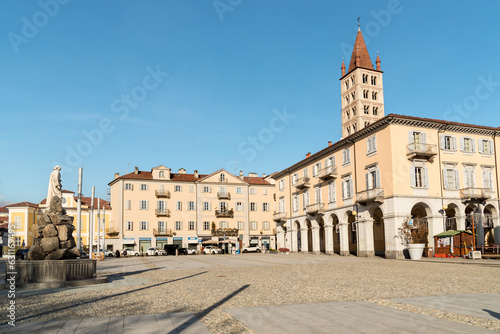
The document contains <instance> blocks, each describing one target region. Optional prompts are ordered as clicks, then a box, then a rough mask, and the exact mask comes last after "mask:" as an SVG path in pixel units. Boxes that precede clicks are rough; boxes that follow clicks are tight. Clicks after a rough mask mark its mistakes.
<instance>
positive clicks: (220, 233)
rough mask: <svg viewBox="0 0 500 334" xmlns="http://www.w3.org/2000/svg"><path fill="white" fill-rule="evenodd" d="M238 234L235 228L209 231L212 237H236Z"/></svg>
mask: <svg viewBox="0 0 500 334" xmlns="http://www.w3.org/2000/svg"><path fill="white" fill-rule="evenodd" d="M238 233H239V232H238V229H237V228H217V229H211V230H210V234H211V235H212V237H224V236H226V237H237V236H238Z"/></svg>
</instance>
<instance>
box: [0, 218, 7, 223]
mask: <svg viewBox="0 0 500 334" xmlns="http://www.w3.org/2000/svg"><path fill="white" fill-rule="evenodd" d="M6 221H9V217H0V222H6Z"/></svg>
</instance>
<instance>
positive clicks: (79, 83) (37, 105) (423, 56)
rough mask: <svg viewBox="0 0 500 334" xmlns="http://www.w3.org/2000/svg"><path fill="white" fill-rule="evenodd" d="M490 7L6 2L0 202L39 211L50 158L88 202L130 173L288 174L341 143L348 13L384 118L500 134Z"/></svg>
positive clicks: (499, 75) (225, 0)
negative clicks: (373, 71)
mask: <svg viewBox="0 0 500 334" xmlns="http://www.w3.org/2000/svg"><path fill="white" fill-rule="evenodd" d="M499 12H500V3H499V2H498V1H481V2H472V1H454V2H453V4H452V3H451V2H435V1H410V0H400V1H344V2H340V1H328V0H318V1H309V0H281V1H279V0H274V1H273V0H252V1H250V0H220V1H213V0H197V1H194V0H177V1H116V0H115V1H113V0H109V1H75V0H73V1H69V0H64V1H63V0H41V1H14V0H8V1H7V0H6V1H2V2H1V3H0V37H1V38H0V55H1V62H0V77H1V78H2V79H1V80H0V92H1V94H0V96H1V103H0V113H1V116H2V131H0V148H1V150H2V163H1V164H0V171H1V176H0V200H6V201H10V202H19V201H31V202H35V203H37V202H39V201H40V200H42V199H43V198H45V196H46V193H47V184H48V178H49V174H50V172H51V170H52V168H53V167H54V166H55V165H56V164H60V165H61V166H62V168H63V170H62V172H63V175H62V179H63V180H62V181H63V188H64V189H70V190H74V191H76V185H77V174H78V167H79V166H81V167H83V168H84V187H83V190H84V195H86V196H89V195H90V189H91V187H92V186H95V187H96V193H97V195H99V196H100V197H102V198H106V188H107V187H108V186H107V184H108V183H109V182H110V181H111V180H112V179H113V175H114V173H115V172H119V173H120V174H123V173H126V172H131V171H132V170H133V168H134V166H138V167H139V168H140V169H141V170H150V169H151V168H152V167H154V166H158V165H160V164H163V165H166V166H168V167H170V168H172V170H173V171H177V169H179V168H185V169H186V170H187V171H188V172H190V173H192V172H193V170H194V169H197V170H199V172H200V173H211V172H213V171H215V170H218V169H220V168H227V169H229V170H230V171H239V170H243V171H244V172H245V174H247V173H248V172H257V173H259V174H261V173H268V174H269V173H272V172H275V171H279V170H282V169H284V168H286V167H288V166H289V165H291V164H293V163H295V162H297V161H299V160H301V159H303V158H304V157H305V154H306V153H307V152H313V153H314V152H316V151H318V150H320V149H322V148H324V147H326V146H327V142H328V141H329V140H332V141H337V140H338V139H339V138H340V84H339V80H338V79H339V78H340V65H341V60H342V57H343V56H345V57H346V63H347V62H348V61H349V58H350V53H351V49H350V47H351V46H352V44H353V43H354V39H355V34H356V29H357V21H356V18H357V17H358V16H360V17H361V29H362V31H363V34H364V37H365V41H366V42H367V47H368V51H369V52H370V56H371V58H372V61H375V57H376V52H377V51H379V53H380V58H381V60H382V70H383V71H384V98H385V113H386V114H389V113H397V114H405V115H413V116H420V117H429V118H437V119H448V120H454V121H460V122H465V123H473V124H480V125H492V126H498V125H499V123H500V122H499V119H500V113H499V112H498V109H499V105H500V67H499V66H498V54H499V51H500V50H499V49H500V43H498V36H499V35H500V34H499V32H500V31H499V29H500V28H499V26H498V24H497V21H498V20H497V17H496V16H497V14H498V13H499ZM485 82H486V83H485ZM488 82H489V83H488ZM478 85H483V87H486V86H487V88H488V89H489V90H487V91H486V90H484V91H482V94H481V95H480V98H478V95H477V93H476V88H477V87H478ZM483 89H484V88H483ZM486 93H489V94H486ZM485 95H487V96H485ZM459 106H462V107H461V109H460V107H459ZM283 115H288V116H283Z"/></svg>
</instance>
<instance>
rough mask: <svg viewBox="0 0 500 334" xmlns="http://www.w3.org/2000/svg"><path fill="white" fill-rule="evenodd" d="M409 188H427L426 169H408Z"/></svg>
mask: <svg viewBox="0 0 500 334" xmlns="http://www.w3.org/2000/svg"><path fill="white" fill-rule="evenodd" d="M410 172H411V175H410V179H411V183H412V184H411V186H412V187H413V188H428V187H429V176H428V170H427V167H420V166H411V167H410Z"/></svg>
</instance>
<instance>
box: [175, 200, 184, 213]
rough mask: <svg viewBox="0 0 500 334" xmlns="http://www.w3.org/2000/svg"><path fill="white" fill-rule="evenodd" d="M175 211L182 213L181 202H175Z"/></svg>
mask: <svg viewBox="0 0 500 334" xmlns="http://www.w3.org/2000/svg"><path fill="white" fill-rule="evenodd" d="M175 210H177V211H182V202H181V201H177V202H176V203H175Z"/></svg>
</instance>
